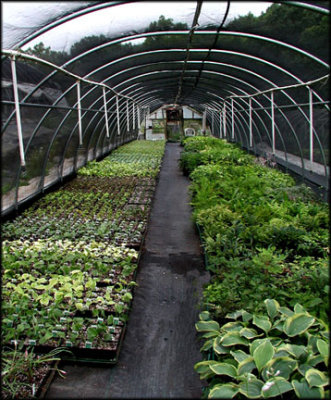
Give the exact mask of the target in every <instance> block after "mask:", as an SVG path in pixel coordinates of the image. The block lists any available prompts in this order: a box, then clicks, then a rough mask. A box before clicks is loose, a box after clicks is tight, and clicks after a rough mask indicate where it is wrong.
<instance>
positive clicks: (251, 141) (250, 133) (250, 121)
mask: <svg viewBox="0 0 331 400" xmlns="http://www.w3.org/2000/svg"><path fill="white" fill-rule="evenodd" d="M249 147H250V148H252V147H253V118H252V98H251V97H250V98H249Z"/></svg>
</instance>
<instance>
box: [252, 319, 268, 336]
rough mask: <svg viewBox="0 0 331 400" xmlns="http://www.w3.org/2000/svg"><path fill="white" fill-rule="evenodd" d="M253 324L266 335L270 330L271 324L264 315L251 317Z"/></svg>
mask: <svg viewBox="0 0 331 400" xmlns="http://www.w3.org/2000/svg"><path fill="white" fill-rule="evenodd" d="M253 324H254V325H256V326H257V327H259V328H260V329H262V330H263V331H264V332H266V333H268V332H269V331H270V329H271V322H270V320H269V318H268V317H267V316H265V315H253Z"/></svg>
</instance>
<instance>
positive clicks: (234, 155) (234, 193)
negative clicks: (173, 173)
mask: <svg viewBox="0 0 331 400" xmlns="http://www.w3.org/2000/svg"><path fill="white" fill-rule="evenodd" d="M222 142H223V141H221V140H218V139H215V138H214V139H209V138H188V139H185V140H184V141H183V145H184V151H183V152H182V160H181V165H182V167H183V169H184V170H185V169H186V172H189V173H190V178H191V180H192V183H191V187H190V190H191V193H192V201H191V203H192V205H193V206H194V211H193V216H194V220H195V221H196V223H197V224H198V227H199V231H200V235H201V239H202V243H203V248H204V251H205V255H206V258H205V259H206V260H207V265H206V266H207V268H208V269H209V270H210V271H211V272H212V274H213V275H212V279H211V282H210V283H209V284H207V285H206V286H205V288H204V292H203V303H204V306H205V307H206V308H207V309H208V310H209V312H207V311H205V312H204V314H203V315H201V316H200V318H201V321H200V322H198V323H197V326H196V328H197V330H198V331H199V332H203V333H204V336H203V337H204V338H206V339H207V341H206V342H205V343H204V345H203V347H202V348H201V351H211V349H212V351H213V352H214V353H213V354H214V356H215V357H216V358H217V364H216V363H215V362H214V361H212V360H209V361H203V362H202V363H200V364H198V365H197V367H196V370H197V372H199V373H200V375H201V378H202V379H209V380H210V386H209V389H208V391H209V397H211V398H212V397H218V396H220V397H229V398H231V397H233V396H236V395H238V394H239V395H240V396H245V397H249V398H262V397H263V398H264V397H275V396H279V395H281V394H283V393H284V395H285V394H286V395H287V393H288V392H290V395H293V396H295V394H297V395H298V396H299V395H300V396H305V395H307V394H308V395H318V396H320V395H321V393H322V392H323V390H324V389H323V387H321V386H318V385H319V384H321V385H324V383H325V379H324V375H323V374H322V375H319V373H318V372H315V371H313V370H311V371H310V373H309V375H307V377H306V378H305V379H306V380H305V381H302V379H301V378H302V377H301V376H297V374H296V375H293V374H292V372H293V371H292V370H293V369H294V370H295V368H296V367H295V366H296V362H297V361H295V360H294V361H293V360H288V359H287V358H288V357H289V355H288V353H281V354H280V355H279V357H280V358H279V359H277V360H276V361H274V358H275V354H276V349H275V345H276V346H278V345H277V344H275V343H276V342H274V341H273V340H274V337H275V336H276V337H277V335H275V334H274V333H275V332H274V328H273V323H272V320H273V319H275V318H276V316H279V312H280V311H279V310H282V312H283V313H285V314H286V313H287V314H286V315H287V317H288V318H287V320H286V324H285V321H278V323H279V326H282V333H281V335H282V339H284V338H283V336H285V335H286V336H287V338H290V339H291V340H292V338H293V340H294V341H296V340H297V337H298V336H300V337H301V336H302V334H303V332H306V331H310V330H311V329H315V325H314V324H315V321H316V318H320V321H321V324H323V322H322V321H325V322H326V321H327V320H328V316H327V315H328V310H329V298H328V293H329V269H328V240H329V232H328V227H329V213H328V208H327V205H326V204H323V203H320V202H319V201H318V200H317V199H316V197H315V196H314V195H313V194H312V192H311V190H309V189H308V188H306V187H303V186H302V185H301V186H296V185H295V182H294V180H293V178H291V177H290V176H289V175H287V174H283V173H282V172H280V171H278V170H276V169H271V168H268V167H266V166H263V165H259V164H257V163H255V162H253V161H252V159H251V157H250V156H249V157H246V155H245V154H244V152H243V151H242V150H240V149H238V147H236V146H233V145H231V144H230V143H227V144H226V145H224V144H223V143H222ZM214 143H215V144H214ZM272 298H273V299H277V300H267V301H266V306H267V313H268V316H265V315H258V313H262V312H263V311H264V307H263V305H264V301H265V299H272ZM297 303H301V304H303V306H304V307H305V308H306V309H307V310H309V312H310V313H311V316H308V317H307V315H306V314H305V312H303V311H302V309H301V308H300V307H301V306H296V304H297ZM294 306H295V307H296V310H295V313H296V316H295V317H293V318H292V316H293V312H292V311H291V310H289V309H288V307H294ZM243 308H245V309H246V310H247V311H245V312H243V311H242V309H243ZM236 310H240V311H236ZM284 310H285V311H284ZM287 310H288V311H287ZM229 312H230V313H231V312H232V313H233V314H234V315H237V316H241V315H242V317H243V322H244V323H245V324H244V325H242V326H241V328H240V329H241V333H240V334H239V332H238V324H237V322H235V323H230V325H229V324H225V325H224V326H223V327H221V329H220V330H218V329H217V325H216V323H218V322H217V321H213V320H211V318H212V317H214V318H216V319H218V321H223V319H224V318H225V316H226V315H227V314H228V313H229ZM253 314H254V316H253ZM285 314H284V315H285ZM208 316H209V317H208ZM251 320H252V322H249V321H251ZM283 322H284V323H283ZM252 324H253V326H252ZM208 327H209V329H208ZM211 327H212V328H211ZM222 329H226V332H225V331H224V336H222V334H221V332H223V331H222ZM264 335H265V336H266V337H268V338H269V337H270V341H269V342H259V340H260V338H261V337H263V336H264ZM278 336H279V335H278ZM271 339H272V340H271ZM290 339H287V340H290ZM324 339H325V338H324ZM324 339H322V338H321V337H320V339H319V340H320V342H318V343H319V346H320V352H321V354H322V353H323V354H324V356H323V357H324V360H325V356H326V346H325V342H324V341H323V340H324ZM252 340H255V341H256V342H255V343H256V348H254V350H255V352H253V351H251V352H250V353H249V352H247V351H246V350H245V346H247V345H248V343H249V341H252ZM230 346H237V347H238V348H237V349H235V350H233V352H232V353H233V354H232V353H231V354H232V355H233V357H234V359H230V358H229V359H228V358H227V357H228V354H229V347H230ZM231 350H232V349H231ZM254 357H255V358H254ZM311 357H312V358H313V359H314V357H315V355H312V356H311ZM320 358H322V355H321V356H320ZM306 361H307V360H306ZM265 365H268V366H269V365H270V368H271V367H272V368H277V369H275V372H276V371H278V369H279V370H280V369H281V368H282V371H283V375H282V376H274V377H272V376H268V377H266V376H265V372H264V371H265ZM311 367H312V368H315V365H312V366H311ZM233 368H235V369H236V371H237V373H236V375H235V376H233V375H234V373H233ZM303 368H305V367H303ZM255 370H257V373H256V374H253V373H252V372H254V371H255ZM304 372H305V371H304ZM303 376H305V373H303ZM290 377H291V378H292V379H291V380H290ZM230 378H232V379H234V378H235V379H236V382H233V381H231V380H230ZM309 380H310V383H309ZM311 381H313V382H314V384H315V385H316V386H314V387H312V385H311ZM220 382H222V383H220ZM262 389H263V390H262Z"/></svg>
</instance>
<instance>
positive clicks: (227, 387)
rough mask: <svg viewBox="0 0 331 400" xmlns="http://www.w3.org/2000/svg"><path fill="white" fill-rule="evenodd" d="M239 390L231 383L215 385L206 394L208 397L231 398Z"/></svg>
mask: <svg viewBox="0 0 331 400" xmlns="http://www.w3.org/2000/svg"><path fill="white" fill-rule="evenodd" d="M238 392H239V389H238V386H237V385H235V384H233V383H225V384H224V385H222V384H219V385H215V386H214V387H213V388H212V389H211V391H210V392H209V394H208V399H232V398H233V397H234V396H235V395H236V394H237V393H238Z"/></svg>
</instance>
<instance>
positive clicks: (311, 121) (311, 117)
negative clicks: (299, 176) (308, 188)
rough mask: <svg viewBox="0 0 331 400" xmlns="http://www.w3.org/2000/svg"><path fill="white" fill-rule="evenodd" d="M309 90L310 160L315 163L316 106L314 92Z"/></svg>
mask: <svg viewBox="0 0 331 400" xmlns="http://www.w3.org/2000/svg"><path fill="white" fill-rule="evenodd" d="M308 90H309V158H310V161H311V162H313V161H314V105H313V91H312V90H311V88H310V87H309V88H308Z"/></svg>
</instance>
